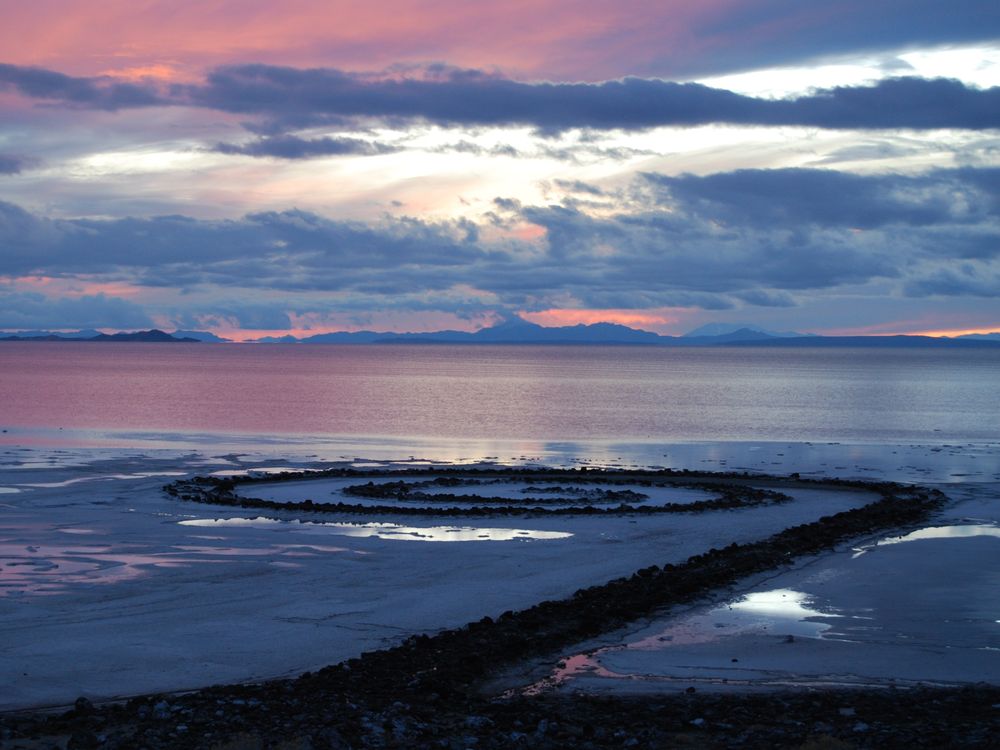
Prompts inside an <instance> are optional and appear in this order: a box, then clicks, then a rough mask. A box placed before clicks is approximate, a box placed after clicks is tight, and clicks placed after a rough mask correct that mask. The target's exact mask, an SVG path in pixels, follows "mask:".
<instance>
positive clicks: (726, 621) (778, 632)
mask: <svg viewBox="0 0 1000 750" xmlns="http://www.w3.org/2000/svg"><path fill="white" fill-rule="evenodd" d="M820 617H822V618H833V617H841V615H838V614H833V613H830V612H823V611H821V610H818V609H813V607H812V599H811V598H810V597H809V595H808V594H805V593H803V592H801V591H793V590H792V589H772V590H771V591H755V592H753V593H750V594H747V595H745V596H742V597H740V598H739V599H735V600H733V601H730V602H727V603H725V604H723V605H721V606H718V607H714V608H712V609H710V610H708V611H705V612H699V613H695V614H691V615H688V616H687V617H684V618H682V619H680V620H679V621H678V622H676V623H674V624H672V625H670V626H669V627H668V628H666V629H665V630H662V631H660V632H659V633H656V634H654V635H650V636H646V637H645V638H642V639H640V640H637V641H632V642H630V643H625V644H622V645H619V646H606V647H605V648H601V649H597V650H596V651H593V652H588V653H581V654H574V655H573V656H570V657H568V658H567V659H565V660H564V661H562V662H560V664H559V666H557V667H556V669H555V670H554V671H553V673H552V674H551V675H550V676H549V677H547V678H545V679H544V680H542V681H540V682H537V683H535V684H533V685H531V686H529V687H528V688H526V689H525V690H524V691H523V692H525V693H526V694H528V695H534V694H537V693H539V692H542V691H543V690H546V689H549V688H551V687H554V686H556V685H561V684H562V683H564V682H566V681H568V680H572V679H573V678H575V677H582V676H589V677H608V678H617V679H643V678H644V675H642V674H620V673H618V672H614V671H612V670H610V669H608V667H607V666H606V665H605V664H604V663H602V661H601V659H602V657H603V656H604V655H606V654H609V653H612V652H616V651H658V650H662V649H668V648H671V647H673V646H691V645H695V644H703V643H713V642H715V641H720V640H722V639H724V638H731V637H734V636H741V635H746V634H748V633H759V634H764V635H771V636H780V637H785V638H789V639H792V638H795V637H803V638H821V637H822V634H823V633H824V632H825V631H826V630H829V629H830V625H829V624H828V623H825V622H815V621H814V620H812V619H807V618H820Z"/></svg>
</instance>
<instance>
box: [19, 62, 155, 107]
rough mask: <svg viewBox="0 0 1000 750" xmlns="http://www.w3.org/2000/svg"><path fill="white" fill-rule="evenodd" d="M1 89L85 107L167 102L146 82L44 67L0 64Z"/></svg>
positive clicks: (148, 104)
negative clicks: (140, 82) (83, 75)
mask: <svg viewBox="0 0 1000 750" xmlns="http://www.w3.org/2000/svg"><path fill="white" fill-rule="evenodd" d="M4 89H6V90H14V91H17V92H18V93H20V94H22V95H23V96H26V97H29V98H31V99H42V100H44V101H52V102H60V103H62V104H64V105H68V106H77V107H85V108H88V109H105V110H117V109H125V108H133V107H150V106H154V105H165V104H168V103H169V102H168V101H167V100H166V99H164V98H162V97H161V96H160V94H159V92H158V90H157V88H155V87H154V86H153V85H152V84H149V83H143V84H135V83H123V82H121V81H116V80H114V79H112V78H108V77H103V76H102V77H91V78H87V77H76V76H68V75H65V74H64V73H58V72H56V71H52V70H46V69H45V68H34V67H24V66H20V65H8V64H5V63H0V90H4Z"/></svg>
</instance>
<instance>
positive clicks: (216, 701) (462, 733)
mask: <svg viewBox="0 0 1000 750" xmlns="http://www.w3.org/2000/svg"><path fill="white" fill-rule="evenodd" d="M439 473H440V472H439ZM521 474H523V472H521ZM616 474H618V476H617V477H616V479H617V478H621V479H624V478H625V477H622V476H621V475H620V473H618V472H616ZM683 474H684V475H685V476H683V477H682V479H683V481H685V482H689V481H699V480H704V481H706V482H708V481H711V482H722V483H723V484H728V485H736V484H740V483H742V482H747V481H750V480H749V479H747V478H746V477H743V476H740V475H714V474H703V475H695V474H694V473H688V472H683ZM531 478H532V479H533V480H537V479H538V477H537V476H533V477H531ZM595 478H596V477H595ZM628 478H629V479H631V480H634V479H635V477H628ZM558 479H559V481H565V479H566V477H565V476H563V477H559V478H558ZM555 480H556V479H555V478H554V479H553V481H555ZM271 481H273V477H272V478H271ZM752 481H753V483H754V485H755V486H760V484H761V483H762V482H763V483H766V484H768V486H769V487H771V488H773V489H774V490H775V491H780V490H781V488H782V486H785V487H788V486H790V485H795V486H800V485H801V484H802V483H803V481H805V480H797V479H778V478H765V477H761V476H754V477H753V478H752ZM806 483H808V482H806ZM204 484H205V487H206V495H208V496H211V495H218V496H222V497H227V498H230V497H231V498H232V500H230V502H232V503H233V504H237V503H240V502H242V500H240V499H238V498H237V497H236V496H235V495H233V494H232V486H231V485H222V488H221V490H222V491H221V492H218V493H216V491H215V490H216V488H218V486H219V485H218V483H216V482H205V483H204ZM813 484H814V485H819V484H820V483H819V482H813ZM826 484H827V485H830V484H835V485H836V486H841V487H844V488H845V489H850V488H854V489H864V490H866V491H870V492H874V493H876V494H877V496H878V497H879V499H878V500H876V501H875V502H872V503H870V504H868V505H866V506H863V507H860V508H854V509H851V510H846V511H842V512H840V513H836V514H833V515H830V516H826V517H824V518H822V519H820V520H818V521H815V522H812V523H806V524H802V525H799V526H795V527H792V528H789V529H786V530H785V531H782V532H780V533H778V534H774V535H772V536H770V537H768V538H766V539H762V540H760V541H757V542H751V543H744V544H731V545H729V546H727V547H724V548H722V549H712V550H709V551H707V552H704V553H702V554H698V555H694V556H692V557H690V558H689V559H688V560H687V561H686V562H683V563H681V564H667V565H663V566H656V565H653V566H649V567H646V568H643V569H641V570H638V571H636V572H635V573H634V574H633V575H631V576H628V577H624V578H619V579H615V580H613V581H610V582H608V583H605V584H602V585H597V586H592V587H589V588H585V589H580V590H579V591H577V592H576V593H575V594H574V595H573V596H571V597H569V598H567V599H562V600H558V601H546V602H542V603H540V604H537V605H535V606H533V607H530V608H527V609H523V610H520V611H516V612H514V611H510V612H505V613H504V614H502V615H500V616H499V617H497V618H496V619H493V618H489V617H487V618H483V619H482V620H479V621H476V622H472V623H469V624H467V625H465V626H464V627H461V628H455V629H451V630H446V631H443V632H440V633H437V634H435V635H418V636H413V637H411V638H408V639H407V640H406V641H404V642H403V643H402V644H400V645H398V646H396V647H394V648H390V649H385V650H380V651H373V652H369V653H366V654H363V655H362V656H360V657H358V658H354V659H350V660H347V661H345V662H342V663H340V664H337V665H333V666H329V667H326V668H323V669H321V670H318V671H316V672H312V673H307V674H304V675H302V676H300V677H298V678H295V679H284V680H273V681H268V682H264V683H259V684H253V685H230V686H217V687H210V688H206V689H203V690H199V691H195V692H189V693H185V694H173V695H151V696H142V697H137V698H133V699H131V700H128V701H127V702H121V703H115V704H107V705H101V706H97V707H95V706H93V705H91V704H90V702H89V701H87V700H86V699H81V700H79V701H78V702H77V704H76V706H75V707H74V708H73V709H71V710H69V711H66V712H63V713H51V712H49V713H44V712H35V713H18V714H7V715H4V716H2V717H0V741H2V747H4V748H37V747H69V748H89V747H106V748H131V747H149V748H159V747H178V748H219V749H220V750H221V749H223V748H233V749H234V750H235V749H236V748H265V747H269V748H270V747H274V748H278V747H285V748H343V747H446V748H451V747H463V748H464V747H519V746H520V747H565V746H567V745H575V746H579V747H663V746H665V747H670V746H692V747H775V746H793V747H798V746H803V745H805V746H807V747H809V746H812V747H892V746H903V745H907V746H912V747H949V746H956V747H976V746H981V747H988V746H990V745H989V743H990V742H992V741H993V739H994V737H995V736H996V734H997V733H998V731H1000V726H998V717H1000V709H998V708H997V706H998V705H1000V687H997V686H988V685H981V686H971V687H965V688H953V689H930V688H920V689H910V690H902V689H887V690H881V691H857V690H855V691H839V690H830V691H826V690H818V691H797V692H785V693H773V694H767V695H760V694H756V695H740V694H709V693H702V692H699V691H697V690H694V689H692V691H691V692H687V693H683V694H681V695H677V696H664V695H651V696H643V697H610V698H609V697H586V696H580V695H544V694H543V695H535V696H526V695H524V694H523V693H519V692H516V691H515V692H513V693H506V694H503V695H499V696H498V695H496V694H494V693H490V692H488V690H487V689H486V686H487V685H488V684H489V681H490V680H491V679H492V678H494V677H495V676H496V675H497V674H498V673H500V672H502V671H503V670H505V669H510V668H512V667H515V666H516V665H518V664H522V663H524V662H526V661H529V660H538V659H547V658H551V659H553V660H554V659H555V658H556V657H555V656H554V655H556V654H557V653H558V652H559V650H560V649H563V648H565V647H567V646H569V645H572V644H575V643H579V642H581V641H584V640H586V639H589V638H594V637H597V636H600V635H601V634H605V633H608V632H611V631H614V630H616V629H618V628H620V627H622V626H624V625H626V624H627V623H629V622H632V621H635V620H636V619H637V618H641V617H645V616H649V615H651V614H653V613H656V612H659V611H663V610H664V609H667V608H670V607H672V606H674V605H678V604H683V603H687V602H691V601H694V600H697V599H699V598H701V597H705V596H707V595H709V594H711V593H712V592H713V591H716V590H718V589H721V588H723V587H726V586H730V585H732V584H734V583H735V582H737V581H739V580H740V579H743V578H746V577H747V576H750V575H753V574H756V573H760V572H763V571H768V570H772V569H775V568H779V567H781V566H784V565H786V564H788V563H789V562H791V561H792V560H794V559H795V558H798V557H803V556H808V555H812V554H815V553H818V552H821V551H824V550H827V549H830V548H832V547H834V546H836V545H838V544H842V543H844V542H846V541H849V540H852V539H855V538H857V537H861V536H865V535H868V534H871V533H873V532H879V531H884V530H886V529H892V528H900V527H906V526H908V525H912V524H915V523H918V522H921V521H923V520H925V519H926V517H927V516H928V515H929V514H931V513H933V512H934V511H935V510H937V509H938V508H939V507H941V505H942V504H943V503H944V502H945V498H944V496H943V495H942V494H941V493H939V492H937V491H934V490H927V489H922V488H916V487H909V486H903V485H897V484H892V483H869V482H836V481H835V482H830V481H828V482H826ZM189 494H190V493H189ZM185 499H189V498H185ZM198 500H199V501H200V502H210V501H211V500H210V497H203V498H198ZM222 504H226V503H225V502H223V503H222ZM285 507H287V505H286V506H285ZM370 510H371V509H370V508H369V509H368V511H369V512H370ZM436 510H437V509H436ZM437 512H440V511H439V510H437ZM501 512H507V511H501ZM233 637H234V638H238V637H239V633H238V632H234V633H233ZM809 743H813V744H812V745H810V744H809Z"/></svg>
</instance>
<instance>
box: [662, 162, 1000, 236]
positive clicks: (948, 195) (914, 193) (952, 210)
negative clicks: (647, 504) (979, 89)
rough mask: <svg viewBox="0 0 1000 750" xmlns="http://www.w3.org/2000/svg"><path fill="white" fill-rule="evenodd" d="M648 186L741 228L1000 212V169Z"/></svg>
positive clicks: (975, 218) (935, 220)
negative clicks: (913, 174) (908, 174)
mask: <svg viewBox="0 0 1000 750" xmlns="http://www.w3.org/2000/svg"><path fill="white" fill-rule="evenodd" d="M644 178H645V179H646V180H647V181H648V182H649V183H650V184H651V185H652V186H654V188H656V189H657V190H658V191H659V192H658V196H657V200H658V201H659V202H661V203H672V204H674V205H677V206H680V207H683V208H684V209H686V210H688V211H691V212H696V213H698V214H699V215H702V216H706V217H711V218H712V219H714V220H716V221H719V222H723V223H725V224H737V225H740V226H755V227H767V226H772V227H789V226H799V225H804V224H813V225H817V226H823V227H847V228H854V229H874V228H877V227H884V226H888V225H893V224H902V225H910V226H927V227H930V226H933V225H939V224H970V225H971V224H978V223H981V222H984V221H987V220H990V219H992V218H996V217H997V216H998V212H1000V169H994V168H987V169H953V170H945V169H941V170H934V171H932V172H929V173H925V174H922V175H917V176H907V175H897V174H882V175H859V174H852V173H849V172H838V171H834V170H827V169H745V170H738V171H735V172H720V173H717V174H712V175H707V176H695V175H690V174H685V175H681V176H679V177H671V176H667V175H662V174H646V175H644Z"/></svg>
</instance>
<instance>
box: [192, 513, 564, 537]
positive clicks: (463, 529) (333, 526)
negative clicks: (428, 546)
mask: <svg viewBox="0 0 1000 750" xmlns="http://www.w3.org/2000/svg"><path fill="white" fill-rule="evenodd" d="M178 523H179V524H180V525H181V526H206V527H218V526H245V527H252V528H258V529H263V528H287V527H289V526H298V527H300V529H301V530H302V531H306V532H311V533H328V534H337V535H338V536H351V537H377V538H379V539H396V540H404V541H418V542H508V541H513V540H521V539H566V538H568V537H571V536H573V535H572V534H571V533H569V532H565V531H536V530H532V529H501V528H478V527H475V526H402V525H400V524H396V523H324V522H319V521H298V520H291V521H282V520H280V519H277V518H263V517H259V518H196V519H191V520H188V521H178Z"/></svg>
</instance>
